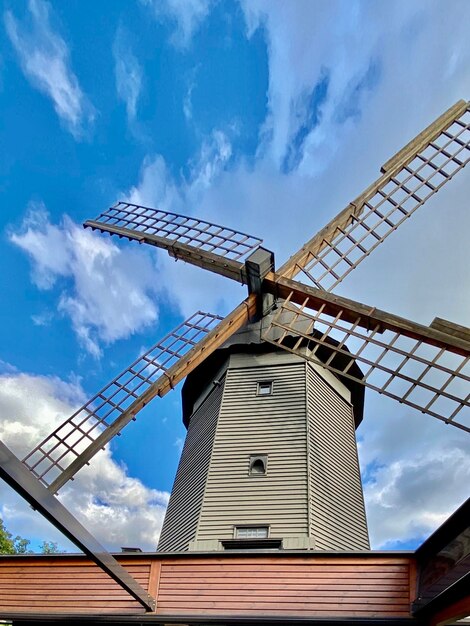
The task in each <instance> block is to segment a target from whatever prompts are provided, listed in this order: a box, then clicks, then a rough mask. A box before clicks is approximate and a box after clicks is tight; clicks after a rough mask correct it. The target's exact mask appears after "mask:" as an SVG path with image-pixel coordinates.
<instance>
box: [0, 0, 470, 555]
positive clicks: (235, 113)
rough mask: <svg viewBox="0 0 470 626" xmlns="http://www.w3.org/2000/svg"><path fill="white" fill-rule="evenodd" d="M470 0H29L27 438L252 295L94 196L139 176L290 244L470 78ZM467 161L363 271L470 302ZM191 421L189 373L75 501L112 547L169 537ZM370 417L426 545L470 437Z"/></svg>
mask: <svg viewBox="0 0 470 626" xmlns="http://www.w3.org/2000/svg"><path fill="white" fill-rule="evenodd" d="M465 15H466V16H467V18H470V6H469V4H468V3H467V2H464V1H462V2H460V1H457V0H452V1H451V2H450V3H448V4H447V5H446V7H443V6H442V4H441V3H439V2H415V3H408V2H394V3H390V4H387V5H385V3H365V2H359V1H354V2H348V3H344V2H331V3H323V2H313V1H311V2H310V1H308V2H307V1H304V2H302V1H300V0H298V1H293V2H290V3H281V2H268V1H267V0H266V1H263V0H253V1H251V2H236V1H233V2H228V1H226V2H224V1H222V0H218V1H216V0H214V1H212V2H211V1H210V0H192V1H191V2H179V1H177V0H166V1H162V2H156V1H153V0H141V1H138V0H136V1H135V2H127V1H126V2H124V1H123V2H119V1H115V2H112V3H107V4H106V7H104V6H103V4H102V3H92V2H83V1H78V0H77V1H71V0H70V1H69V2H66V3H64V2H50V3H47V2H44V1H43V0H34V1H33V0H31V1H30V2H8V1H5V2H4V3H3V5H2V15H1V20H0V108H1V116H0V120H1V121H0V144H1V146H2V153H1V158H0V193H1V200H2V210H1V212H0V238H1V245H0V266H1V267H2V268H3V271H2V272H1V273H0V293H1V294H2V308H1V322H2V323H1V324H0V368H1V369H0V372H1V376H0V431H1V433H2V438H3V439H4V440H5V441H6V442H7V443H8V444H9V445H10V446H11V447H12V448H13V449H14V450H15V451H16V452H17V453H18V454H19V455H20V456H22V455H23V454H24V453H26V452H27V451H28V450H29V449H30V448H31V447H33V446H34V444H35V443H37V442H38V441H39V440H40V438H41V437H42V436H44V435H45V434H47V432H48V431H49V430H50V429H52V427H53V425H54V424H57V423H58V421H60V419H61V417H63V418H65V417H67V416H68V413H67V412H71V411H72V410H73V409H74V408H75V407H76V406H77V405H79V404H80V402H82V401H83V400H85V399H86V398H87V397H88V396H90V395H92V394H93V393H94V392H95V391H96V390H98V389H99V388H100V387H101V386H102V385H104V384H105V383H106V382H108V380H109V379H110V378H111V377H112V376H113V375H115V374H116V373H118V372H119V371H120V370H121V369H123V368H124V367H125V366H126V365H127V364H128V363H129V362H130V361H132V360H133V359H134V358H135V356H136V355H137V354H138V353H139V352H140V351H141V350H142V349H143V348H144V347H149V346H151V345H152V344H153V343H154V342H155V341H156V340H157V339H158V338H159V337H161V336H163V335H164V334H165V333H167V332H168V331H169V330H171V329H172V328H173V327H174V326H175V325H176V324H178V323H179V322H181V321H182V319H184V318H185V317H187V316H189V315H190V314H191V313H192V312H194V311H195V310H197V309H199V308H201V309H206V310H210V311H211V312H217V313H227V312H228V311H229V310H230V307H231V306H233V305H234V304H236V303H237V302H238V301H239V300H240V299H241V298H242V297H243V296H244V291H243V289H241V288H238V287H237V286H235V285H231V284H228V282H226V281H224V280H222V279H220V278H219V277H216V276H211V275H206V274H204V273H203V272H201V271H199V270H197V269H195V268H189V267H186V266H184V264H182V263H177V264H175V263H174V262H173V261H171V260H169V259H168V258H166V257H165V256H164V254H163V253H158V252H156V251H155V250H149V249H147V250H145V249H144V248H143V247H139V246H136V245H134V244H128V243H126V242H122V241H115V240H114V239H110V238H108V237H105V236H100V235H98V234H92V233H90V232H89V231H84V230H82V228H81V223H82V222H83V221H84V220H86V219H90V218H93V217H95V216H96V215H98V214H99V213H100V212H101V211H102V210H103V209H105V208H106V207H108V206H110V205H111V204H113V203H115V202H116V201H117V200H119V199H122V198H129V199H131V200H132V201H135V202H141V203H143V204H148V205H150V206H158V207H160V208H162V209H166V210H172V211H176V212H181V213H186V214H195V215H198V216H200V217H202V218H205V219H209V220H213V221H216V222H221V223H225V224H227V225H229V226H232V227H235V228H239V229H240V230H244V231H248V232H251V233H252V234H254V235H258V236H261V237H263V238H264V239H265V244H266V245H267V246H268V247H269V248H271V249H273V250H274V251H275V252H276V255H277V261H278V264H280V263H282V262H283V260H285V258H286V257H287V256H288V255H289V254H290V253H292V252H293V251H294V250H295V249H297V248H298V247H299V246H300V245H301V244H302V243H303V242H304V240H306V239H308V238H309V237H310V236H311V235H312V234H313V233H314V232H316V231H317V230H318V229H319V228H320V227H321V226H323V225H324V223H326V221H328V220H329V219H330V218H331V217H332V216H333V215H334V214H335V213H336V212H338V211H339V210H340V209H341V208H342V207H343V206H344V205H345V204H346V203H347V202H348V201H349V200H351V199H352V198H353V197H355V196H356V195H357V194H358V193H359V192H360V191H362V189H363V188H365V187H366V186H367V185H368V184H369V183H370V182H372V181H373V180H374V179H375V178H376V176H377V175H378V171H379V167H380V165H381V164H382V163H383V162H384V161H385V160H386V159H387V158H389V157H390V156H391V155H392V154H393V153H394V152H395V151H396V150H398V149H399V148H400V147H401V145H403V144H404V143H405V142H407V141H408V140H409V139H410V138H411V137H412V136H413V135H414V134H416V133H417V132H419V131H420V130H421V129H422V128H423V127H424V126H425V125H427V124H428V123H430V122H431V121H432V120H433V119H434V118H435V117H436V116H437V115H439V114H440V113H441V112H442V111H443V110H445V109H446V108H448V107H449V106H450V105H451V104H453V102H454V101H456V100H457V99H459V98H466V99H468V98H469V97H470V43H469V41H468V37H467V33H466V29H465V26H464V25H465V22H466V23H467V24H468V19H467V20H465V19H464V16H465ZM457 178H458V180H457V179H456V180H455V181H453V183H452V189H451V190H449V191H447V189H446V190H445V191H443V192H442V194H438V198H437V199H436V200H433V201H432V202H430V203H429V209H428V207H426V209H424V210H423V214H422V215H417V216H416V218H413V220H412V221H410V224H409V225H408V224H407V225H406V226H404V227H403V233H402V232H400V233H399V234H397V235H396V237H394V238H391V240H392V239H395V241H394V242H392V241H391V240H390V242H388V241H387V243H386V244H385V245H384V246H383V250H382V249H380V250H378V251H376V252H375V253H374V256H373V258H371V259H370V260H368V261H367V262H365V263H364V268H362V266H361V268H360V269H359V270H357V272H355V274H356V275H353V276H350V277H349V278H348V279H347V281H345V283H344V286H341V289H340V292H341V293H344V294H345V295H348V296H350V297H354V298H356V299H358V300H360V301H363V302H369V303H371V304H374V305H376V306H378V307H381V308H383V309H388V310H392V311H394V312H396V313H399V314H402V315H405V316H407V317H411V318H413V319H416V320H418V321H422V322H423V323H427V324H428V323H429V322H430V321H431V320H432V318H433V317H434V316H435V315H440V316H442V317H446V318H448V319H453V320H454V321H456V322H459V323H461V324H465V325H469V312H470V301H469V299H468V293H466V292H465V293H464V292H463V290H462V288H461V286H462V284H464V281H465V278H466V273H465V266H467V267H468V253H467V250H466V246H467V244H466V238H465V236H464V233H465V232H468V226H470V224H469V217H468V210H467V209H468V201H466V200H465V198H466V197H468V190H469V180H468V172H466V171H464V172H463V173H462V174H460V175H459V177H457ZM461 179H462V180H461ZM445 194H446V195H445ZM443 234H444V235H445V236H442V235H443ZM449 242H453V243H452V246H450V245H449ZM443 256H445V262H443V261H442V258H443ZM439 259H441V260H439ZM436 284H437V285H439V287H440V290H441V295H440V297H439V298H436V297H435V295H434V292H433V289H434V286H435V285H436ZM405 432H406V437H404V433H405ZM183 438H184V429H183V427H182V425H181V420H180V404H179V391H178V390H176V391H175V392H172V393H171V394H169V395H168V396H167V397H166V398H165V399H164V400H159V401H158V402H155V403H153V404H152V405H151V406H150V407H149V408H148V409H146V410H145V411H143V412H142V414H141V415H140V416H139V420H138V423H137V424H132V425H130V426H129V427H128V428H127V429H126V431H125V432H124V433H123V436H122V437H120V438H118V439H117V440H116V441H113V443H112V445H111V448H110V449H108V450H107V451H106V452H105V453H104V454H103V455H101V457H99V458H98V457H97V459H95V461H94V462H93V463H92V465H91V466H90V468H86V469H85V470H83V472H81V473H80V474H79V476H78V477H77V480H76V481H75V483H74V484H73V485H71V486H68V487H67V488H65V489H64V491H63V494H62V496H61V497H62V499H63V501H64V502H65V503H66V504H67V505H68V506H70V507H71V509H72V510H73V511H74V512H75V513H76V514H77V515H78V516H79V517H80V518H81V519H82V520H84V521H85V522H86V524H87V525H88V527H89V528H90V529H91V530H92V532H95V533H96V534H97V536H98V537H99V538H100V539H101V540H102V541H105V542H106V543H107V545H108V546H109V547H119V546H120V545H124V544H125V543H129V542H135V543H136V544H137V545H142V546H143V547H146V548H151V547H152V546H154V545H155V543H156V537H157V536H158V530H159V526H160V523H161V518H162V514H163V511H164V507H165V503H166V501H167V497H168V491H169V490H170V488H171V484H172V480H173V476H174V472H175V470H176V464H177V461H178V453H179V450H180V449H181V444H182V440H183ZM359 441H360V455H361V462H362V467H363V474H364V477H365V492H366V501H367V507H368V517H369V526H370V530H371V536H372V540H373V545H374V547H384V546H386V547H393V546H412V545H415V544H416V542H419V541H420V540H421V539H422V538H423V537H424V536H426V535H428V534H429V533H430V531H431V530H432V529H433V528H435V527H436V525H438V524H439V523H440V522H442V521H443V520H444V519H445V518H446V517H447V515H448V514H449V513H450V512H451V511H452V510H454V509H455V508H456V507H457V506H458V505H459V504H460V503H461V501H462V500H463V499H464V498H465V497H466V495H468V489H467V488H466V487H464V485H466V484H469V480H468V479H469V478H470V461H469V458H468V442H466V440H465V439H464V438H463V437H462V436H461V434H460V433H458V432H457V433H455V432H449V429H448V428H445V427H444V426H442V425H441V424H437V423H436V424H435V423H434V422H433V421H432V420H431V418H426V417H423V416H421V415H415V414H414V413H413V412H412V411H407V410H405V409H404V408H403V407H399V406H395V404H394V403H393V402H387V401H386V400H384V399H382V398H379V399H377V398H374V397H373V396H371V395H369V396H368V398H367V404H366V419H365V420H364V425H363V426H361V430H360V431H359ZM444 485H446V493H445V494H443V490H444ZM414 489H415V490H416V491H413V490H414ZM418 492H419V497H420V499H421V501H420V504H419V507H417V506H416V504H415V503H416V493H418ZM3 502H4V504H3V506H2V510H1V514H2V516H3V517H4V519H5V521H6V524H7V526H8V527H9V528H10V529H11V530H12V532H14V533H19V534H23V535H27V536H30V537H33V539H35V538H40V539H51V538H52V539H56V540H57V535H56V534H55V531H53V530H51V528H50V527H49V526H48V525H47V524H46V523H45V522H42V521H41V520H39V519H38V518H36V517H34V518H32V513H31V512H30V511H29V509H28V508H27V507H25V506H24V505H23V504H22V503H21V502H20V501H19V500H18V499H17V498H16V497H15V496H14V495H13V494H12V493H10V492H9V491H7V490H5V491H4V495H3ZM104 524H106V525H107V528H108V532H107V534H106V535H104V534H103V525H104ZM58 540H59V541H60V538H59V539H58Z"/></svg>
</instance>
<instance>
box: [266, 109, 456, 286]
mask: <svg viewBox="0 0 470 626" xmlns="http://www.w3.org/2000/svg"><path fill="white" fill-rule="evenodd" d="M467 106H468V103H467V102H465V100H459V101H458V102H456V103H455V104H454V105H453V106H452V107H451V108H450V109H448V110H447V111H446V112H445V113H443V115H441V116H440V117H438V118H437V120H435V121H434V122H433V123H432V124H431V125H430V126H428V127H427V128H426V129H425V130H423V131H422V132H421V133H420V134H419V135H418V136H417V137H415V138H414V139H413V140H412V141H410V142H409V143H408V144H407V145H406V146H405V147H404V148H402V149H401V150H400V151H399V152H397V153H396V154H395V155H394V156H393V157H392V158H391V159H389V160H388V161H387V162H386V163H385V164H384V165H383V166H382V168H381V171H382V172H383V175H382V176H381V177H380V178H378V179H377V180H376V181H375V182H374V183H372V184H371V185H370V186H369V187H368V188H367V189H366V190H365V191H364V192H363V193H362V194H360V195H359V196H358V197H357V198H356V199H355V200H353V202H350V203H349V204H348V205H347V207H346V208H345V209H343V211H341V212H340V213H338V215H336V217H334V218H333V219H332V220H331V221H330V222H329V223H328V224H327V225H326V226H325V227H324V228H322V229H321V230H320V231H318V233H317V234H316V235H314V236H313V237H312V238H311V239H310V240H309V241H308V242H307V243H306V244H304V245H303V246H302V247H301V248H300V250H298V251H297V252H296V253H295V254H293V255H292V256H291V257H290V258H289V259H288V260H287V261H286V262H285V263H284V265H282V266H281V267H280V268H279V269H278V270H277V273H278V274H279V275H281V276H286V277H288V278H291V277H293V276H295V274H296V273H297V271H298V268H299V267H304V266H305V264H306V263H307V262H308V260H309V259H310V258H311V257H313V256H316V255H318V254H319V253H320V252H321V251H322V250H323V248H325V247H326V246H327V245H328V242H330V241H332V240H333V238H334V236H335V234H336V233H337V232H338V231H340V230H345V229H346V228H347V226H348V225H349V224H350V223H351V221H352V220H353V218H354V217H357V216H358V215H360V214H361V213H362V212H363V209H364V206H365V203H366V202H367V201H368V200H369V199H370V198H372V197H373V196H374V195H375V194H376V193H377V191H378V190H379V189H380V188H382V187H384V186H385V185H387V183H388V182H389V181H390V180H391V179H392V178H393V177H394V176H396V175H397V174H398V173H399V171H400V170H401V169H402V168H403V167H404V166H405V165H406V164H408V163H409V162H411V161H412V160H413V158H414V157H415V155H416V154H419V152H420V151H421V150H422V149H423V148H424V147H425V146H426V145H427V144H428V143H429V142H431V141H433V140H434V139H435V138H436V137H437V136H438V135H439V134H440V133H441V132H442V131H443V130H444V129H445V128H447V127H448V126H449V125H450V124H451V123H452V121H453V120H454V119H456V118H458V117H459V116H460V115H462V113H463V112H464V111H465V109H466V108H467Z"/></svg>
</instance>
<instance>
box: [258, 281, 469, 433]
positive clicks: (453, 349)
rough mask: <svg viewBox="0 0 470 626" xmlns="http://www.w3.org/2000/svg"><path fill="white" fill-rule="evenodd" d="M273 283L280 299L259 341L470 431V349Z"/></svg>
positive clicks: (371, 311) (318, 293)
mask: <svg viewBox="0 0 470 626" xmlns="http://www.w3.org/2000/svg"><path fill="white" fill-rule="evenodd" d="M273 284H275V285H276V290H277V292H278V293H279V294H280V295H283V296H285V297H286V300H285V301H284V302H283V303H282V305H281V306H280V307H279V309H278V310H277V312H276V315H275V316H274V318H273V320H272V322H271V324H270V325H269V326H268V328H267V329H266V331H265V332H264V334H263V339H265V340H266V341H269V342H271V343H274V344H275V345H277V346H279V347H282V348H284V349H286V350H288V351H290V352H293V353H295V354H298V355H300V356H302V357H303V358H306V359H308V360H311V361H315V362H317V363H320V364H321V365H322V366H323V367H326V368H327V369H329V370H330V371H332V372H335V373H336V374H338V375H340V376H342V377H345V378H349V379H351V380H355V381H357V382H360V383H362V384H363V385H365V386H366V387H369V388H371V389H373V390H375V391H377V392H379V393H381V394H383V395H385V396H388V397H390V398H394V399H395V400H398V401H399V402H400V403H403V404H406V405H408V406H411V407H413V408H415V409H418V410H419V411H421V412H423V413H427V414H428V415H432V416H433V417H436V418H438V419H440V420H442V421H444V422H446V423H447V424H452V425H453V426H456V427H457V428H460V429H462V430H465V431H467V432H470V393H469V389H470V385H469V383H470V342H468V341H465V340H463V339H461V337H456V336H453V335H451V334H447V333H444V332H441V331H438V330H435V329H434V328H432V327H426V326H421V325H420V324H416V323H414V322H411V321H409V320H405V319H404V318H400V317H398V316H395V315H392V314H390V313H386V312H384V311H379V310H377V309H375V308H374V307H367V306H364V305H362V304H359V303H357V302H354V301H353V300H349V299H347V298H341V297H338V296H333V295H330V294H327V293H326V292H325V291H323V290H319V289H315V288H311V287H307V286H304V285H302V284H301V283H297V282H296V281H291V280H287V279H282V278H280V279H278V281H277V282H276V283H273ZM356 363H357V364H358V365H359V366H360V367H362V369H363V374H362V377H359V378H358V375H357V371H356V372H355V373H354V374H353V370H352V367H353V365H354V364H356Z"/></svg>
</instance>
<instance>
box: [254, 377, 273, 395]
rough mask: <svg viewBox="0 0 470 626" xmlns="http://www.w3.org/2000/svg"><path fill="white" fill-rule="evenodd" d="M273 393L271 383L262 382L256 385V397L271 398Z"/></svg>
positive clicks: (269, 381)
mask: <svg viewBox="0 0 470 626" xmlns="http://www.w3.org/2000/svg"><path fill="white" fill-rule="evenodd" d="M272 393H273V381H272V380H262V381H260V382H259V383H258V391H257V395H258V396H271V395H272Z"/></svg>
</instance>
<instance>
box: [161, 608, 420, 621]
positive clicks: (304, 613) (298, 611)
mask: <svg viewBox="0 0 470 626" xmlns="http://www.w3.org/2000/svg"><path fill="white" fill-rule="evenodd" d="M196 613H197V615H198V617H204V616H206V617H209V616H214V615H216V616H217V617H219V616H220V617H224V616H225V617H229V616H233V615H234V614H236V615H237V617H238V616H240V617H257V616H263V618H264V619H266V618H269V617H273V618H274V617H294V618H295V617H312V618H317V617H318V618H327V617H339V618H344V617H345V613H344V611H332V610H329V611H324V610H315V611H313V610H311V609H309V608H307V609H305V610H304V609H302V607H301V606H297V607H291V608H284V610H277V609H274V608H270V609H269V610H267V609H265V608H262V609H260V610H258V611H256V610H252V609H251V610H247V609H239V610H237V611H234V610H233V609H230V610H225V609H220V608H218V609H217V610H216V611H214V610H213V609H204V608H198V609H197V610H196V609H194V608H191V607H188V608H186V609H181V608H174V607H165V608H161V607H160V608H157V610H156V614H157V615H159V616H162V617H165V616H170V615H171V616H172V617H176V618H184V617H187V616H194V615H195V614H196ZM347 617H348V618H350V617H366V618H367V617H368V618H372V617H379V618H392V617H404V618H408V617H410V613H409V611H396V610H393V611H373V610H371V609H369V610H363V611H361V610H359V609H354V610H352V609H351V610H349V611H348V612H347Z"/></svg>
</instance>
